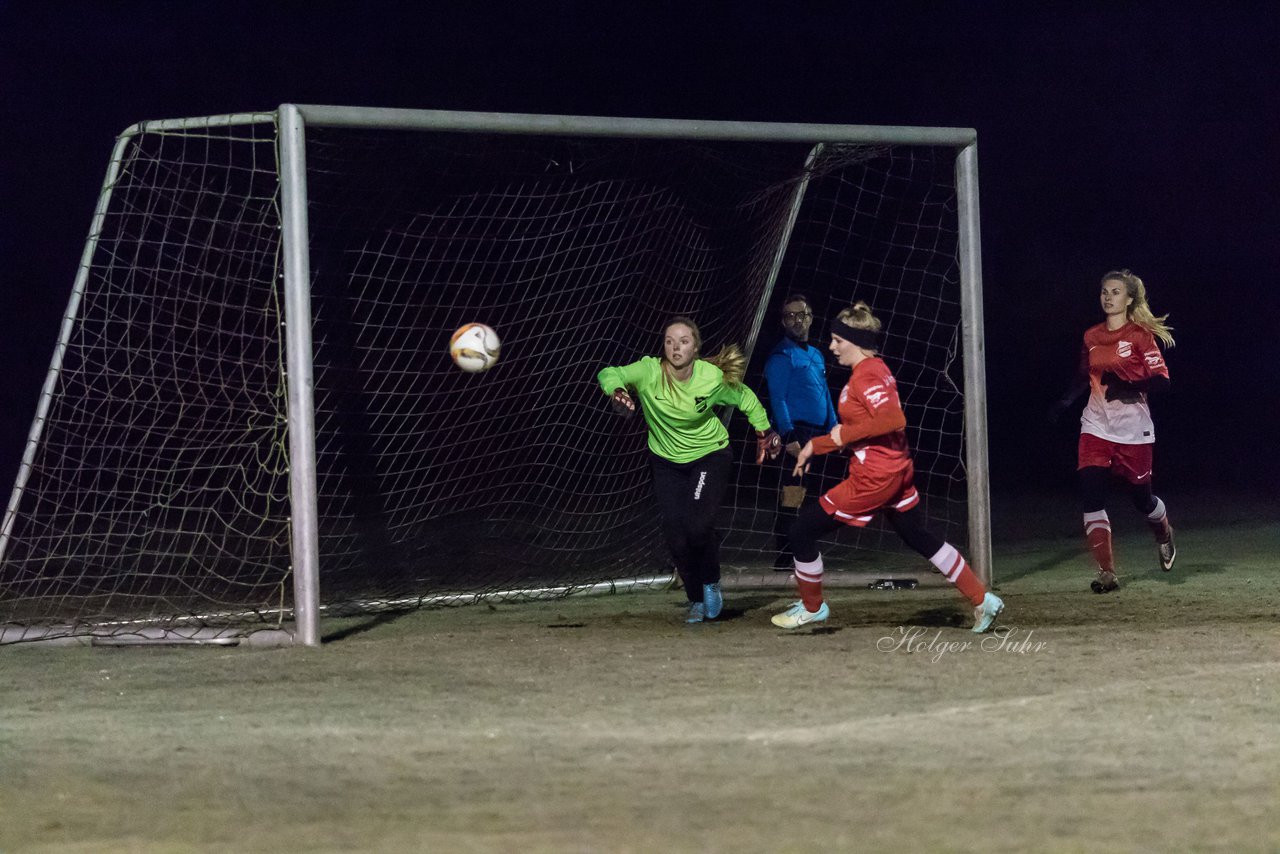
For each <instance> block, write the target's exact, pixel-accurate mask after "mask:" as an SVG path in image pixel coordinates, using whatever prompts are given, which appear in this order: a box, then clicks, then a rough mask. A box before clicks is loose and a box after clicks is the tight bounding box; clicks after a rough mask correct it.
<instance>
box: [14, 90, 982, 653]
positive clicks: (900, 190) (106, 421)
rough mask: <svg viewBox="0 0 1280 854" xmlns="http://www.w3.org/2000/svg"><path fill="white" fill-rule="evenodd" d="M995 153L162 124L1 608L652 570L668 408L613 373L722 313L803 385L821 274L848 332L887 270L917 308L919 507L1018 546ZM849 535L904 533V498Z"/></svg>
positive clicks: (850, 136) (543, 585)
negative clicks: (992, 214)
mask: <svg viewBox="0 0 1280 854" xmlns="http://www.w3.org/2000/svg"><path fill="white" fill-rule="evenodd" d="M976 169H977V167H976V141H975V135H974V132H973V131H972V130H970V129H965V128H902V127H876V126H858V125H813V124H780V123H768V122H761V123H750V122H719V121H705V122H704V121H694V120H667V119H628V118H605V117H589V116H585V117H584V116H536V115H525V114H495V113H463V112H448V111H430V110H393V109H372V108H354V107H334V106H319V105H284V106H282V107H281V108H280V109H279V110H278V111H276V112H249V113H238V114H227V115H223V116H209V117H203V118H190V119H166V120H156V121H145V122H139V123H138V124H136V125H134V126H133V127H131V128H130V129H129V130H127V131H126V132H125V133H124V134H122V135H121V137H120V138H119V139H118V141H117V144H116V147H115V150H114V151H113V152H112V154H111V157H110V160H109V166H108V171H107V175H106V177H105V179H104V182H103V189H102V192H101V194H100V196H99V200H98V204H97V206H96V208H95V213H94V217H93V221H92V223H91V227H90V232H89V238H88V240H87V241H86V246H85V249H84V253H83V256H82V264H81V266H80V268H79V269H78V271H77V276H76V280H75V282H74V284H73V287H72V294H71V296H70V299H69V303H68V310H67V312H66V314H65V317H64V321H63V324H62V327H61V330H60V332H59V336H58V343H57V347H56V348H55V352H54V354H53V357H52V359H51V364H50V370H49V373H48V375H47V379H46V382H45V387H44V389H43V390H42V393H41V396H40V401H39V406H38V409H37V411H36V413H35V417H34V419H33V422H32V429H31V432H30V435H29V439H28V442H27V445H26V447H25V449H24V455H23V459H22V462H21V465H20V467H19V474H18V478H17V482H16V484H15V486H14V489H13V491H12V493H11V498H10V502H9V505H8V509H7V512H6V513H5V517H4V522H3V528H2V529H0V624H5V623H9V624H21V625H23V626H29V627H30V628H31V629H32V630H40V629H41V628H42V627H44V628H52V627H66V626H82V627H84V628H83V631H84V632H85V633H86V634H93V633H94V632H95V630H94V629H92V628H91V627H92V626H102V625H120V626H121V627H122V628H121V632H122V633H127V632H128V629H127V628H124V627H125V626H127V625H129V624H130V623H131V622H132V621H134V620H144V621H146V622H148V623H152V624H154V623H164V622H166V621H172V620H183V621H188V620H189V619H190V617H189V615H191V614H239V613H243V614H246V615H249V614H252V615H261V614H271V613H277V612H278V611H279V610H280V609H281V608H282V605H283V607H284V610H287V611H288V612H289V613H291V614H296V616H297V624H298V627H299V628H298V636H299V642H300V643H303V644H307V645H312V644H316V643H318V642H319V636H318V620H319V618H320V616H321V615H327V614H330V613H333V612H334V610H335V609H338V610H341V609H343V608H353V607H357V606H359V607H374V608H375V609H376V607H377V606H376V605H371V603H380V602H381V603H417V604H420V605H421V604H430V602H431V601H432V597H438V596H444V597H450V596H462V597H466V596H472V595H480V596H489V595H492V594H486V593H484V592H483V591H486V590H504V591H505V590H512V591H519V590H528V591H549V590H559V589H578V588H590V587H591V586H592V585H596V584H605V585H617V584H624V585H625V584H635V583H638V582H640V581H643V580H644V579H648V578H651V577H655V576H657V575H659V574H661V573H662V572H663V571H664V570H665V566H666V563H667V560H666V553H665V552H666V550H665V546H664V544H663V542H662V538H661V535H660V533H659V529H658V525H657V516H656V510H655V508H654V506H653V501H652V496H651V492H650V485H649V474H648V463H647V458H646V450H645V443H644V436H643V427H642V425H641V424H640V419H635V420H633V421H632V422H629V423H622V422H619V421H617V420H616V419H614V418H613V417H612V416H611V414H610V413H609V411H608V407H607V406H605V405H604V403H603V397H602V395H601V393H600V391H599V389H598V388H596V387H595V379H594V378H595V374H596V372H597V371H598V370H599V368H601V367H604V366H605V365H618V364H625V363H628V362H631V361H634V360H635V359H636V358H638V357H640V356H642V355H649V354H653V353H656V351H657V343H656V342H657V336H658V333H659V330H660V325H661V324H662V323H663V322H665V320H667V319H669V318H670V317H672V316H675V315H689V316H692V317H694V318H695V319H697V321H698V322H699V324H700V325H701V327H702V332H703V338H704V349H705V350H706V351H707V352H709V353H711V352H715V350H717V349H718V348H719V347H720V346H722V345H724V344H729V343H736V344H739V345H741V346H743V348H744V349H745V350H746V351H747V353H748V356H749V359H750V361H749V364H748V372H747V378H746V379H747V383H748V385H750V386H751V387H752V388H753V390H755V391H756V392H757V393H758V394H760V396H761V397H762V399H763V400H764V402H765V403H766V405H770V403H771V401H770V400H769V398H768V392H767V388H766V387H765V386H766V384H765V381H764V376H763V363H764V361H765V359H766V357H767V356H768V353H769V351H770V349H771V348H772V346H773V344H774V343H776V341H777V339H778V338H779V337H780V334H781V332H780V328H779V327H778V324H777V318H776V312H775V309H776V303H777V301H778V299H780V298H781V297H782V296H783V295H784V294H786V293H791V292H793V291H799V292H802V293H805V294H806V295H807V296H808V297H809V299H810V301H811V303H812V305H813V308H814V313H815V315H816V318H815V327H814V334H815V336H817V337H821V336H822V335H823V332H822V330H823V329H824V328H825V325H826V323H827V322H828V321H829V320H830V319H831V318H832V317H833V316H834V314H835V312H836V311H838V310H839V309H840V308H842V307H843V306H847V305H848V304H850V303H851V302H853V301H855V300H857V299H862V300H866V301H867V302H868V303H870V304H871V305H872V306H873V308H874V309H875V310H876V312H877V314H878V316H881V317H882V319H884V320H885V322H886V341H885V347H884V355H885V358H886V360H888V361H889V362H890V363H891V365H892V366H893V368H894V370H895V374H896V375H897V377H898V380H899V384H900V389H901V390H902V391H903V396H904V405H905V408H906V410H907V414H908V420H909V422H910V424H911V426H910V428H909V438H910V441H911V443H912V446H913V449H914V451H915V455H916V465H917V486H918V488H919V489H920V491H921V493H922V496H923V499H924V500H923V502H922V506H923V507H924V510H925V513H926V514H927V516H928V517H929V519H930V522H931V524H932V526H933V527H935V528H936V529H937V530H938V531H939V533H941V534H942V535H943V536H945V537H946V538H947V539H948V540H949V541H952V542H956V543H957V544H963V546H964V548H965V551H966V554H967V556H968V557H969V559H970V562H971V563H972V564H973V565H974V566H975V567H976V568H977V569H978V570H979V572H980V573H982V574H986V575H988V576H989V574H990V563H991V550H990V534H989V530H988V528H989V525H988V519H989V510H988V509H987V508H988V503H989V499H988V495H987V484H986V425H985V412H984V410H985V390H984V386H983V378H982V376H983V366H982V324H981V313H980V306H981V270H980V263H979V254H980V253H979V237H978V223H977V172H976ZM469 322H482V323H485V324H488V325H489V326H491V327H493V328H494V329H496V330H497V331H498V333H499V334H500V336H501V338H502V342H503V346H502V355H501V358H500V359H499V360H498V362H497V364H496V366H494V367H493V368H492V369H491V370H489V371H487V372H484V373H479V374H465V373H462V372H461V371H459V370H458V369H457V368H456V367H455V366H454V365H453V364H452V363H451V362H450V361H449V357H448V354H447V346H446V342H447V340H448V338H449V336H450V334H451V333H452V332H453V330H456V329H457V328H459V327H460V326H462V325H464V324H465V323H469ZM843 381H844V377H842V376H838V375H836V374H834V373H832V374H831V375H830V376H829V383H830V385H831V386H832V388H831V390H832V391H833V392H838V389H839V386H840V385H841V384H843ZM728 426H729V429H730V434H731V437H732V441H733V450H734V453H735V458H736V462H735V464H734V469H733V483H732V485H731V486H730V489H729V495H728V497H727V498H726V502H725V507H724V512H723V513H722V515H721V518H720V519H719V525H718V527H720V528H721V529H722V530H723V531H724V535H725V536H724V543H723V546H722V548H723V550H724V555H725V563H726V565H727V566H729V565H732V566H754V565H759V564H766V565H767V563H768V562H769V561H770V560H771V559H772V557H773V555H774V554H776V551H777V543H778V536H779V531H780V530H781V529H782V527H784V526H783V525H782V523H781V522H780V521H779V520H780V519H782V515H783V514H781V513H780V512H779V501H778V490H779V485H778V484H779V471H780V467H778V466H764V467H756V466H755V465H754V460H753V458H752V455H751V453H750V451H751V448H750V445H751V437H750V435H749V433H750V431H749V430H748V428H747V425H746V423H745V419H742V418H741V417H740V416H732V417H730V418H729V419H728ZM832 548H834V549H836V550H837V551H839V550H844V553H846V554H850V555H852V554H854V553H864V552H872V553H874V552H877V551H896V550H898V545H897V543H896V540H894V539H893V538H892V534H891V533H889V534H888V536H886V531H885V530H884V529H883V528H882V527H879V526H872V527H869V528H867V529H865V530H862V531H851V532H847V533H842V534H841V536H840V537H839V538H838V541H836V542H833V544H832ZM853 565H855V566H857V562H854V563H853ZM784 577H785V576H784ZM923 577H928V574H927V573H926V574H924V576H923ZM923 577H922V580H923ZM473 590H474V591H476V592H475V593H471V592H466V591H473ZM458 591H464V592H461V593H459V592H458ZM537 595H543V594H542V593H535V596H537ZM397 607H399V606H398V605H397ZM251 619H257V618H251ZM78 630H79V629H76V630H75V631H78Z"/></svg>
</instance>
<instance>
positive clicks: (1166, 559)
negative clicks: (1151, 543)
mask: <svg viewBox="0 0 1280 854" xmlns="http://www.w3.org/2000/svg"><path fill="white" fill-rule="evenodd" d="M1156 547H1157V548H1158V549H1159V551H1160V568H1161V569H1163V570H1164V571H1165V572H1168V571H1169V570H1171V569H1173V561H1174V559H1175V558H1176V557H1177V556H1178V550H1177V549H1176V548H1174V545H1173V528H1170V529H1169V542H1167V543H1157V544H1156Z"/></svg>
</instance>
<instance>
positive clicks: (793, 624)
mask: <svg viewBox="0 0 1280 854" xmlns="http://www.w3.org/2000/svg"><path fill="white" fill-rule="evenodd" d="M830 616H831V609H830V608H828V607H827V603H826V602H823V603H822V605H821V606H820V607H819V608H818V610H816V611H810V610H808V609H806V608H805V607H804V602H796V603H795V604H794V605H792V606H791V607H790V608H788V609H787V610H785V611H783V612H782V613H781V614H774V615H773V616H772V617H770V618H769V622H771V623H773V624H774V625H775V626H777V627H778V628H780V629H798V628H800V627H801V626H809V625H813V624H814V623H821V622H824V621H825V620H826V619H827V617H830Z"/></svg>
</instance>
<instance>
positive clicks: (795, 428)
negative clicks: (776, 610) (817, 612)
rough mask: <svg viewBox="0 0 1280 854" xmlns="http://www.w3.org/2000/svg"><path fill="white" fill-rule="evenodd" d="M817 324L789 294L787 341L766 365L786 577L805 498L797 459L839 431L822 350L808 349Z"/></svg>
mask: <svg viewBox="0 0 1280 854" xmlns="http://www.w3.org/2000/svg"><path fill="white" fill-rule="evenodd" d="M812 323H813V309H812V308H811V307H810V305H809V300H808V298H807V297H805V295H804V294H797V293H792V294H788V295H787V297H786V299H784V300H783V301H782V329H783V331H784V332H785V333H786V335H785V336H784V337H783V339H782V340H781V341H779V342H778V345H777V346H776V347H774V348H773V350H772V351H771V352H770V353H769V358H768V360H767V361H766V362H765V364H764V377H765V382H766V383H767V384H768V388H769V411H770V415H771V416H772V417H771V419H770V420H771V422H772V424H773V427H774V429H775V430H777V431H778V432H779V433H780V434H781V435H782V441H783V443H784V444H785V446H786V449H787V453H786V454H781V455H779V459H780V460H782V474H781V478H780V480H779V484H778V486H779V490H778V512H777V514H776V515H775V517H774V527H773V530H774V534H775V537H776V543H777V546H778V556H777V559H776V560H775V561H774V564H773V566H774V569H777V570H779V571H785V572H790V571H791V568H792V561H791V547H790V545H789V543H788V542H787V531H788V529H789V528H790V527H791V521H792V520H793V519H794V518H795V516H796V511H798V510H799V509H800V505H801V504H803V503H804V498H805V485H804V479H803V478H802V477H796V476H795V475H794V474H792V467H793V466H794V465H795V462H794V460H793V459H792V458H793V457H795V456H796V455H797V454H799V453H800V449H801V448H803V447H804V444H805V442H808V441H809V440H810V439H812V438H813V437H814V436H820V435H822V434H824V433H828V432H830V431H831V428H832V427H835V425H836V411H835V407H834V406H832V404H831V390H830V389H829V388H828V387H827V369H826V362H825V361H824V358H823V355H822V348H821V347H815V346H813V345H811V344H810V343H809V327H810V325H811V324H812Z"/></svg>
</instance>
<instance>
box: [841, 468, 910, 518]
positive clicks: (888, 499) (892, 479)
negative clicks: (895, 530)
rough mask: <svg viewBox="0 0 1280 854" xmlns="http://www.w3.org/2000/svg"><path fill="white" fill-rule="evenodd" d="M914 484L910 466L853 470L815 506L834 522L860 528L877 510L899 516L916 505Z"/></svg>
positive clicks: (873, 516)
mask: <svg viewBox="0 0 1280 854" xmlns="http://www.w3.org/2000/svg"><path fill="white" fill-rule="evenodd" d="M914 480H915V466H914V465H912V464H911V463H908V464H907V467H906V468H904V469H900V470H898V471H895V472H887V473H884V472H875V473H873V472H866V471H861V470H855V471H854V473H853V474H852V475H850V476H849V477H848V478H846V479H844V480H842V481H840V483H838V484H837V485H836V486H835V488H833V489H831V490H830V491H829V492H827V494H826V495H823V496H822V498H820V499H818V504H819V505H821V507H822V509H823V510H825V511H827V513H828V514H829V515H830V516H832V517H833V518H834V519H835V520H836V521H838V522H843V523H845V524H846V525H853V526H854V527H856V528H861V527H862V526H863V525H866V524H867V523H868V522H870V521H871V520H872V519H874V518H875V515H876V511H877V510H892V511H894V512H897V513H901V512H902V511H904V510H910V509H911V508H912V507H915V506H916V505H917V504H919V503H920V493H918V492H916V487H915V483H914V482H913V481H914Z"/></svg>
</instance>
